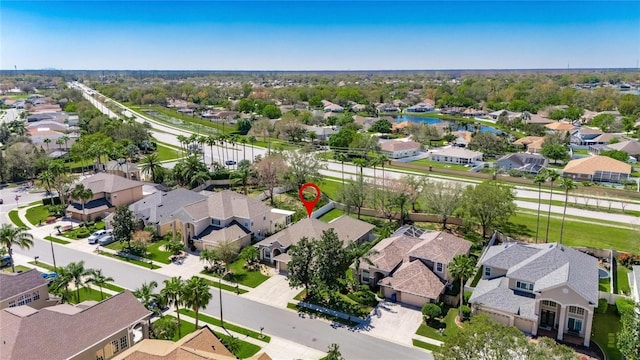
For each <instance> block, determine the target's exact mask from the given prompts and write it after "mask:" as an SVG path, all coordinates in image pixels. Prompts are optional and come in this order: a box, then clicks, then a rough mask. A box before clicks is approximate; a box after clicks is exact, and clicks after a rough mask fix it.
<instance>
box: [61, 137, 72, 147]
mask: <svg viewBox="0 0 640 360" xmlns="http://www.w3.org/2000/svg"><path fill="white" fill-rule="evenodd" d="M60 140H62V142H63V143H64V149H65V150H67V151H68V150H69V140H71V138H69V136H67V135H62V136H61V137H60Z"/></svg>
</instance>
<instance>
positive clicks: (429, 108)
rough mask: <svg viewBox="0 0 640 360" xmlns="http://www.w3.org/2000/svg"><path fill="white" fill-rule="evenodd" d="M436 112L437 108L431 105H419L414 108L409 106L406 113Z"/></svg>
mask: <svg viewBox="0 0 640 360" xmlns="http://www.w3.org/2000/svg"><path fill="white" fill-rule="evenodd" d="M434 110H435V108H434V106H433V105H431V104H425V103H417V104H415V105H413V106H409V107H408V108H407V109H406V110H405V111H406V112H410V113H425V112H432V111H434Z"/></svg>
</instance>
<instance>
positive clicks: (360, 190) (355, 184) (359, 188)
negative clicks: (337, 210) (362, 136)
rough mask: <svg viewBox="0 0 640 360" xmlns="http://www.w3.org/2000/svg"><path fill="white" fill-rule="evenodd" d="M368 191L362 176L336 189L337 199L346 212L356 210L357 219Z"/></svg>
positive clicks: (368, 188)
mask: <svg viewBox="0 0 640 360" xmlns="http://www.w3.org/2000/svg"><path fill="white" fill-rule="evenodd" d="M356 160H357V159H356ZM370 190H371V188H370V186H369V184H368V183H366V182H365V181H364V178H363V177H362V175H357V176H356V179H355V180H354V181H350V182H348V183H346V184H345V185H344V186H343V187H341V188H340V189H338V199H339V200H340V202H342V203H344V204H345V205H346V206H347V212H352V211H353V209H358V219H360V213H361V211H362V208H363V207H364V205H365V203H366V201H367V197H368V192H369V191H370Z"/></svg>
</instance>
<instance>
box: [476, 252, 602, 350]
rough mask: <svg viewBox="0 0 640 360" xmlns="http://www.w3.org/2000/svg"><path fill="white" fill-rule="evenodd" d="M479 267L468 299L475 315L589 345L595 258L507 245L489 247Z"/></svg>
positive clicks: (594, 296) (594, 297)
mask: <svg viewBox="0 0 640 360" xmlns="http://www.w3.org/2000/svg"><path fill="white" fill-rule="evenodd" d="M479 263H480V264H482V279H481V280H480V281H479V282H478V285H477V286H476V288H475V290H474V291H473V294H472V295H471V298H470V299H469V303H470V304H471V307H472V311H473V313H486V314H488V315H489V316H490V317H491V318H493V319H494V320H495V321H497V322H499V323H502V324H505V325H508V326H515V327H517V328H518V329H520V330H521V331H523V332H525V333H527V334H532V335H545V336H552V337H555V338H557V339H558V340H563V339H564V338H565V336H566V337H567V338H571V339H574V340H578V341H580V342H581V343H583V344H584V345H585V346H589V341H590V339H591V325H592V322H593V314H594V310H595V308H596V306H597V305H598V260H597V259H596V258H594V257H592V256H590V255H587V254H585V253H582V252H580V251H578V250H575V249H572V248H570V247H567V246H564V245H561V244H557V243H550V244H520V243H506V244H501V245H495V246H492V247H490V248H489V249H487V251H486V252H485V254H484V256H483V257H482V258H481V259H480V261H479ZM567 340H569V339H567Z"/></svg>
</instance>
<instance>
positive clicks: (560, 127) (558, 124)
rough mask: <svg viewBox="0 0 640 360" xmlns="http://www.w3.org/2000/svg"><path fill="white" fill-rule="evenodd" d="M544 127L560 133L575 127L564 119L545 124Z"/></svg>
mask: <svg viewBox="0 0 640 360" xmlns="http://www.w3.org/2000/svg"><path fill="white" fill-rule="evenodd" d="M544 127H546V128H547V129H549V130H550V131H551V132H554V133H562V134H564V133H566V132H571V130H573V129H574V128H575V126H574V125H573V124H572V123H568V122H564V121H554V122H552V123H549V124H546V125H545V126H544Z"/></svg>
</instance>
